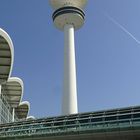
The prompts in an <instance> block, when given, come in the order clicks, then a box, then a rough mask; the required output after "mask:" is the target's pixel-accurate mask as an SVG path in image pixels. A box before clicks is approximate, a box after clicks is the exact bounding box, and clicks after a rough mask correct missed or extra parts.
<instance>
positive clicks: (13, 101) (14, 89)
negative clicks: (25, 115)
mask: <svg viewBox="0 0 140 140" xmlns="http://www.w3.org/2000/svg"><path fill="white" fill-rule="evenodd" d="M23 88H24V87H23V81H22V80H21V79H20V78H17V77H11V78H9V79H8V81H7V83H6V84H5V85H2V94H3V95H5V96H6V98H7V101H8V103H9V105H10V106H11V107H13V108H16V107H18V106H19V104H20V102H21V99H22V96H23Z"/></svg>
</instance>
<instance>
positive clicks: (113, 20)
mask: <svg viewBox="0 0 140 140" xmlns="http://www.w3.org/2000/svg"><path fill="white" fill-rule="evenodd" d="M104 15H105V16H106V17H107V18H108V19H109V20H110V21H112V22H113V23H114V24H116V25H117V26H118V27H119V28H120V29H122V30H123V31H124V32H125V33H126V34H127V35H129V36H130V37H131V38H132V39H133V40H135V41H136V43H138V44H139V45H140V41H139V40H138V39H137V38H136V37H135V36H134V35H132V34H131V33H130V32H129V31H128V30H127V29H126V28H125V27H123V26H122V25H121V24H120V23H118V22H117V21H116V20H115V19H113V18H112V17H111V16H109V15H108V14H107V13H104Z"/></svg>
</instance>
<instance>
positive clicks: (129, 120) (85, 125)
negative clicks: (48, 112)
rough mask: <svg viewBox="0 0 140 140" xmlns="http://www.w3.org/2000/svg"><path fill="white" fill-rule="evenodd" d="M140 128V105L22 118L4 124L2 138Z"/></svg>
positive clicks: (0, 133) (0, 132)
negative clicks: (34, 118)
mask: <svg viewBox="0 0 140 140" xmlns="http://www.w3.org/2000/svg"><path fill="white" fill-rule="evenodd" d="M134 128H135V129H140V107H135V108H134V107H133V108H127V109H118V110H109V111H102V112H89V113H83V114H75V115H69V116H59V117H51V118H45V119H37V120H30V121H22V122H16V123H11V124H4V125H1V126H0V138H1V139H2V138H8V137H9V138H12V137H16V138H17V137H19V138H22V137H36V136H44V135H45V136H56V135H57V136H58V135H68V134H71V135H73V134H80V133H91V132H92V133H101V132H112V131H118V130H119V131H124V130H130V129H134Z"/></svg>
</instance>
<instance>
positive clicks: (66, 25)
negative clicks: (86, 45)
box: [50, 0, 87, 115]
mask: <svg viewBox="0 0 140 140" xmlns="http://www.w3.org/2000/svg"><path fill="white" fill-rule="evenodd" d="M86 2H87V0H50V4H51V6H52V7H53V8H54V9H55V11H54V13H53V16H52V17H53V21H54V24H55V26H56V27H57V28H58V29H60V30H62V31H64V84H63V86H64V87H63V99H62V115H67V114H75V113H78V105H77V84H76V83H77V82H76V62H75V42H74V31H75V30H77V29H79V28H80V27H81V26H82V25H83V24H84V19H85V14H84V12H83V10H82V8H84V6H85V5H86Z"/></svg>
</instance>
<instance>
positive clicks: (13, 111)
mask: <svg viewBox="0 0 140 140" xmlns="http://www.w3.org/2000/svg"><path fill="white" fill-rule="evenodd" d="M14 121H15V108H13V110H12V122H14Z"/></svg>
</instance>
